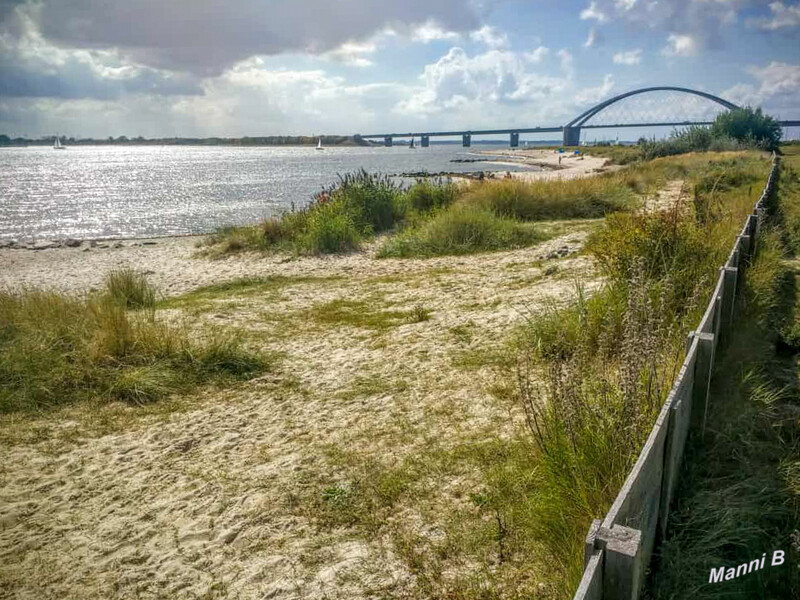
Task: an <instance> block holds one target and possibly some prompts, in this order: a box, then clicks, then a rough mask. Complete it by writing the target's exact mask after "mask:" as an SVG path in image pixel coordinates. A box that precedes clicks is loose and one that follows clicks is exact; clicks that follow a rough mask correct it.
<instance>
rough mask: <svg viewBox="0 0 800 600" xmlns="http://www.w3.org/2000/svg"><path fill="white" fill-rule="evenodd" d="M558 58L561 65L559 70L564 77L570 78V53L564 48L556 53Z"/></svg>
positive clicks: (571, 69) (572, 71)
mask: <svg viewBox="0 0 800 600" xmlns="http://www.w3.org/2000/svg"><path fill="white" fill-rule="evenodd" d="M558 58H559V61H560V63H561V70H562V71H563V72H564V74H565V75H568V76H569V77H572V75H573V73H574V70H573V67H572V53H571V52H570V51H569V50H567V49H566V48H564V49H561V50H559V51H558Z"/></svg>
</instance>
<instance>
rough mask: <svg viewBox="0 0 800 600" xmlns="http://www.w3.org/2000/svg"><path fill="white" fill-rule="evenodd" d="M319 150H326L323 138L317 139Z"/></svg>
mask: <svg viewBox="0 0 800 600" xmlns="http://www.w3.org/2000/svg"><path fill="white" fill-rule="evenodd" d="M317 150H325V148H323V147H322V138H319V139H318V140H317Z"/></svg>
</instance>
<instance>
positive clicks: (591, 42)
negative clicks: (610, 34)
mask: <svg viewBox="0 0 800 600" xmlns="http://www.w3.org/2000/svg"><path fill="white" fill-rule="evenodd" d="M602 41H603V36H602V34H601V33H600V30H599V29H597V27H592V28H591V29H590V30H589V35H588V36H586V41H585V42H584V43H583V47H584V48H594V47H595V46H599V45H600V44H601V43H602Z"/></svg>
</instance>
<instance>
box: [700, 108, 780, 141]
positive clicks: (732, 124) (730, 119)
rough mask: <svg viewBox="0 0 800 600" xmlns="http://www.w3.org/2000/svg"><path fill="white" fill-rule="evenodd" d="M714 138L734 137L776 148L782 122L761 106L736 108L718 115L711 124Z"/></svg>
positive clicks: (738, 139)
mask: <svg viewBox="0 0 800 600" xmlns="http://www.w3.org/2000/svg"><path fill="white" fill-rule="evenodd" d="M710 132H711V136H712V137H714V138H722V137H727V138H732V139H734V140H737V141H739V142H742V143H745V144H747V145H749V146H753V147H756V148H763V149H765V150H775V149H777V147H778V143H779V142H780V141H781V136H782V135H783V131H782V130H781V124H780V123H779V122H778V121H776V120H775V119H773V118H772V117H770V116H769V115H765V114H764V113H763V112H761V109H760V108H756V109H753V108H751V107H749V106H747V107H745V108H736V109H734V110H729V111H727V112H724V113H720V114H719V115H717V118H716V119H714V123H713V124H712V125H711V129H710Z"/></svg>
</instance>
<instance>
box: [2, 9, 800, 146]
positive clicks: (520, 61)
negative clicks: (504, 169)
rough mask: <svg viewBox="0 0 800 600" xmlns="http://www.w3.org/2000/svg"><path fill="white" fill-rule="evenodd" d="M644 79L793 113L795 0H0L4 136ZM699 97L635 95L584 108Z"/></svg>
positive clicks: (337, 130) (477, 111)
mask: <svg viewBox="0 0 800 600" xmlns="http://www.w3.org/2000/svg"><path fill="white" fill-rule="evenodd" d="M654 85H673V86H681V87H689V88H693V89H698V90H703V91H707V92H710V93H713V94H716V95H719V96H721V97H723V98H725V99H727V100H730V101H732V102H734V103H737V104H746V105H752V106H762V107H763V108H764V110H765V111H766V112H768V113H769V114H772V115H774V116H776V117H780V118H783V119H800V0H798V1H795V2H791V1H786V2H782V1H776V2H764V1H751V0H671V1H666V0H588V1H587V0H560V1H557V2H556V1H552V0H527V1H524V2H523V1H519V0H402V1H388V0H289V1H277V0H127V1H115V0H68V1H65V0H26V1H18V0H0V133H6V134H8V135H11V136H20V135H25V136H28V137H39V136H45V135H54V134H56V133H59V134H61V135H66V136H74V137H96V138H98V137H100V138H104V137H108V136H114V137H117V136H121V135H125V136H128V137H136V136H140V135H141V136H145V137H172V136H180V137H209V136H220V137H240V136H245V135H249V136H260V135H320V134H344V135H351V134H354V133H362V134H367V133H382V132H397V131H436V130H452V129H456V130H461V129H482V128H513V127H536V126H558V125H563V124H564V123H566V122H568V121H569V120H571V119H572V118H573V117H574V116H576V115H577V114H579V113H580V112H582V111H583V110H585V109H587V108H589V107H591V106H593V105H594V104H596V103H597V102H599V101H601V100H603V99H605V98H608V97H611V96H614V95H616V94H619V93H623V92H625V91H628V90H632V89H636V88H640V87H646V86H654ZM719 110H721V108H720V107H719V106H717V105H715V104H713V103H710V102H708V101H705V100H701V99H699V98H696V97H692V96H686V95H677V94H668V93H662V94H642V95H640V96H636V97H633V98H631V99H629V100H626V101H624V102H620V103H618V104H615V105H613V107H609V109H608V110H607V111H604V112H603V113H600V114H598V116H597V119H598V121H596V122H600V120H601V119H608V120H607V121H605V122H607V123H613V122H617V123H618V122H620V119H625V120H626V122H642V120H648V119H653V118H659V119H670V118H673V115H674V118H677V117H685V118H687V119H695V118H696V119H700V118H713V115H714V114H716V112H718V111H719ZM594 131H595V132H599V131H603V130H594ZM634 131H635V130H634ZM667 133H668V132H667ZM586 135H587V133H585V134H584V137H585V136H586ZM588 135H589V136H602V135H603V134H595V133H590V134H588ZM631 135H632V134H631ZM551 136H552V134H551ZM634 139H635V138H634Z"/></svg>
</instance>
